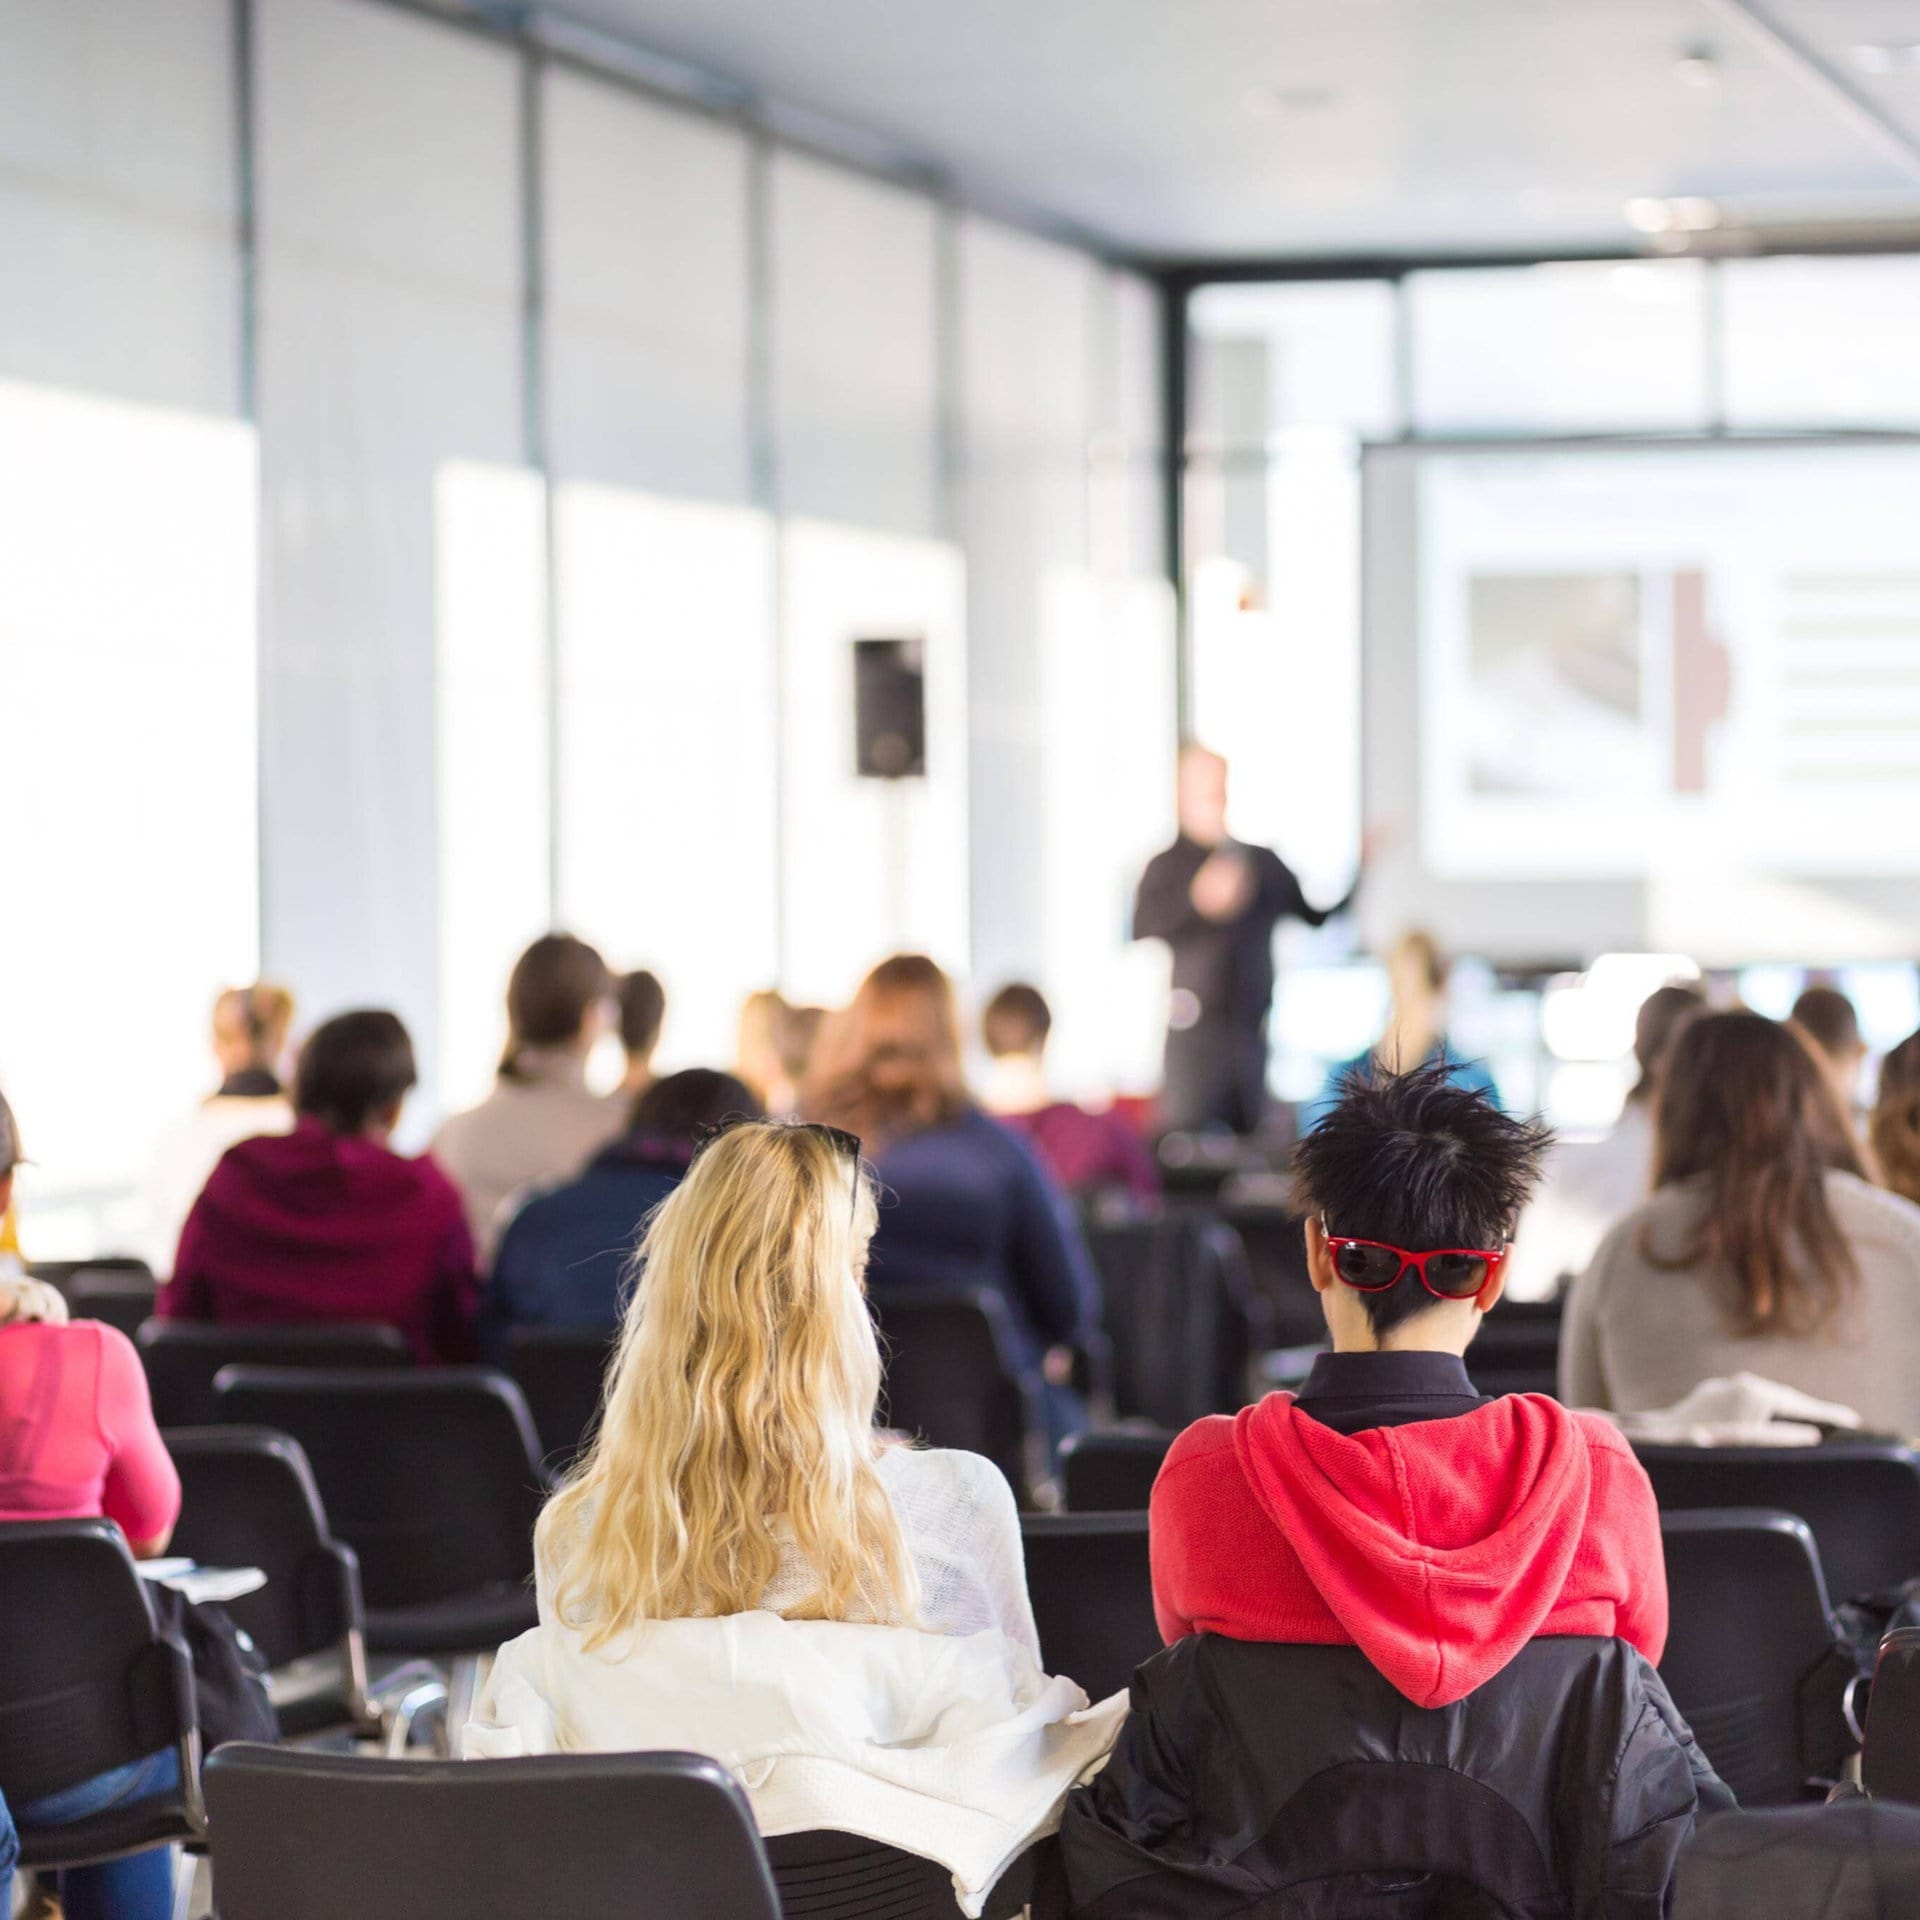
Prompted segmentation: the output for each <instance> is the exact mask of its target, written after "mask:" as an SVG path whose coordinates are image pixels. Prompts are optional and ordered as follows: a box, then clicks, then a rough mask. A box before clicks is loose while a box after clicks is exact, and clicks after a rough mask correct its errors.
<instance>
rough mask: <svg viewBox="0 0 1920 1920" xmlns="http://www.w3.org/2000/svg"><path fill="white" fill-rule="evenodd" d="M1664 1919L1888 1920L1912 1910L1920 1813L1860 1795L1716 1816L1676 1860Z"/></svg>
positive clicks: (1919, 1906) (1917, 1901) (1918, 1905)
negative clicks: (1823, 1803)
mask: <svg viewBox="0 0 1920 1920" xmlns="http://www.w3.org/2000/svg"><path fill="white" fill-rule="evenodd" d="M1669 1911H1670V1914H1671V1920H1892V1916H1893V1915H1895V1914H1914V1913H1920V1808H1914V1807H1903V1806H1896V1805H1893V1804H1891V1803H1890V1802H1888V1801H1885V1800H1877V1799H1876V1800H1869V1799H1867V1798H1866V1797H1865V1796H1864V1795H1856V1796H1854V1797H1853V1798H1851V1799H1847V1800H1841V1801H1837V1802H1836V1803H1835V1804H1834V1805H1832V1806H1830V1807H1820V1806H1815V1807H1773V1808H1769V1809H1768V1810H1767V1811H1765V1812H1763V1813H1749V1812H1745V1811H1742V1812H1739V1813H1723V1814H1720V1815H1719V1816H1718V1817H1717V1818H1715V1819H1712V1820H1709V1821H1707V1822H1705V1823H1704V1824H1703V1825H1702V1826H1701V1828H1700V1830H1699V1831H1698V1832H1697V1833H1696V1834H1695V1835H1694V1837H1693V1839H1692V1841H1691V1842H1690V1843H1689V1844H1688V1846H1687V1848H1686V1850H1685V1852H1683V1853H1682V1854H1681V1856H1680V1871H1679V1873H1678V1874H1677V1875H1676V1876H1675V1879H1674V1890H1673V1905H1672V1907H1671V1908H1670V1909H1669Z"/></svg>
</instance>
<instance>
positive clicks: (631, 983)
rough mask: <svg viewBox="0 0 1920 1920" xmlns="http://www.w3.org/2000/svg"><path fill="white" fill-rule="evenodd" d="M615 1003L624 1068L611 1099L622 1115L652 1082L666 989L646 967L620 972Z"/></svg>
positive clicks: (615, 992) (663, 1013) (663, 1022)
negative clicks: (624, 1061) (625, 1060)
mask: <svg viewBox="0 0 1920 1920" xmlns="http://www.w3.org/2000/svg"><path fill="white" fill-rule="evenodd" d="M613 998H614V1004H615V1006H616V1007H617V1009H618V1011H619V1015H620V1049H621V1051H622V1052H623V1053H624V1054H625V1055H626V1059H627V1065H626V1071H625V1072H624V1073H623V1074H622V1075H621V1077H620V1086H619V1090H618V1091H617V1092H616V1093H615V1094H614V1096H613V1097H614V1099H615V1101H616V1102H617V1103H618V1105H619V1111H620V1113H621V1114H622V1116H624V1115H626V1114H627V1113H628V1112H629V1111H630V1110H631V1108H632V1106H633V1102H634V1101H635V1099H636V1098H638V1096H639V1095H641V1094H643V1093H645V1092H646V1090H647V1089H648V1088H649V1087H650V1086H652V1085H653V1056H654V1054H655V1052H656V1051H658V1049H659V1046H660V1029H661V1028H662V1027H663V1026H664V1025H665V1024H666V1019H667V990H666V988H665V987H663V986H662V985H661V984H660V976H659V975H658V974H657V973H649V972H648V971H647V970H646V968H645V967H641V968H638V969H636V970H635V971H634V972H632V973H623V974H622V975H621V976H620V978H619V979H618V980H617V981H615V982H614V989H613Z"/></svg>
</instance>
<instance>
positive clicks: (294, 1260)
mask: <svg viewBox="0 0 1920 1920" xmlns="http://www.w3.org/2000/svg"><path fill="white" fill-rule="evenodd" d="M476 1292H477V1289H476V1285H475V1279H474V1261H473V1241H472V1238H471V1236H470V1235H469V1234H468V1232H467V1221H466V1214H465V1211H464V1209H463V1208H462V1206H461V1204H460V1195H459V1192H458V1190H457V1189H456V1188H455V1187H454V1184H453V1182H452V1181H451V1180H449V1179H448V1178H447V1176H446V1175H445V1174H444V1173H442V1172H441V1171H440V1169H439V1167H438V1166H436V1165H435V1164H434V1162H433V1161H432V1160H431V1159H429V1158H426V1157H422V1158H421V1159H418V1160H408V1159H405V1158H403V1157H402V1156H401V1155H400V1154H397V1153H395V1152H393V1151H392V1150H391V1149H390V1148H387V1147H384V1146H382V1145H381V1144H380V1143H379V1142H378V1141H376V1140H365V1139H357V1138H352V1137H350V1136H347V1135H343V1134H337V1133H335V1132H334V1131H333V1130H332V1129H331V1128H330V1127H327V1126H325V1125H324V1124H323V1123H321V1122H320V1121H318V1120H313V1119H302V1120H301V1121H300V1123H299V1124H298V1125H297V1126H296V1127H295V1128H294V1130H293V1131H292V1132H291V1133H289V1134H285V1135H280V1136H274V1135H263V1136H262V1137H261V1138H259V1139H257V1140H243V1141H241V1143H240V1144H239V1145H238V1146H237V1147H230V1148H229V1149H228V1150H227V1152H226V1153H225V1154H224V1155H223V1156H222V1157H221V1160H220V1164H219V1165H218V1166H217V1167H215V1168H214V1170H213V1173H212V1175H211V1177H210V1178H209V1179H208V1181H207V1184H206V1187H205V1189H204V1191H203V1192H202V1193H201V1195H200V1198H199V1199H198V1200H196V1201H195V1202H194V1203H193V1211H192V1212H191V1213H190V1214H188V1216H187V1224H186V1226H185V1228H184V1229H183V1230H182V1232H181V1235H180V1252H179V1255H178V1257H177V1258H176V1259H175V1261H174V1264H173V1278H172V1280H170V1281H169V1282H168V1283H167V1285H166V1286H164V1287H162V1288H161V1290H160V1298H159V1303H158V1306H159V1313H160V1316H161V1318H162V1319H165V1320H213V1321H220V1322H225V1323H226V1324H227V1325H229V1326H236V1327H253V1326H285V1325H288V1324H290V1323H294V1324H298V1323H307V1324H311V1323H314V1322H317V1321H324V1320H377V1321H384V1322H385V1323H386V1324H387V1325H388V1326H390V1327H398V1328H399V1329H400V1331H401V1333H402V1334H404V1335H405V1336H406V1341H407V1344H408V1345H409V1346H410V1347H411V1348H412V1349H413V1352H414V1357H415V1358H416V1359H417V1360H420V1361H422V1362H433V1361H455V1360H468V1359H471V1358H472V1357H473V1349H472V1336H473V1316H474V1305H475V1298H476Z"/></svg>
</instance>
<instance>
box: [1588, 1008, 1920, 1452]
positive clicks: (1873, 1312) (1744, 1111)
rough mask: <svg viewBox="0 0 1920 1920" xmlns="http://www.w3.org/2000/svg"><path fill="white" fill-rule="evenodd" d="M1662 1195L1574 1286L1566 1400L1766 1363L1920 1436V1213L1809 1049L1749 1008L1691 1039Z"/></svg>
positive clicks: (1661, 1155) (1641, 1390) (1649, 1396)
mask: <svg viewBox="0 0 1920 1920" xmlns="http://www.w3.org/2000/svg"><path fill="white" fill-rule="evenodd" d="M1654 1138H1655V1144H1654V1165H1653V1180H1654V1194H1653V1197H1652V1199H1650V1200H1649V1201H1648V1202H1647V1203H1646V1204H1645V1205H1644V1206H1642V1207H1639V1208H1637V1209H1636V1210H1635V1211H1634V1212H1632V1213H1630V1214H1628V1215H1627V1217H1626V1218H1625V1219H1624V1220H1622V1221H1621V1222H1620V1223H1619V1224H1618V1225H1617V1226H1616V1227H1614V1229H1613V1230H1612V1232H1610V1233H1609V1234H1608V1235H1607V1237H1606V1238H1605V1239H1604V1240H1603V1241H1602V1242H1601V1243H1600V1248H1599V1251H1598V1252H1597V1253H1595V1255H1594V1257H1593V1264H1592V1265H1591V1266H1590V1267H1588V1269H1587V1270H1586V1272H1585V1273H1583V1274H1582V1275H1581V1276H1580V1278H1579V1279H1578V1280H1576V1281H1575V1282H1574V1285H1573V1292H1572V1294H1571V1295H1570V1296H1569V1298H1568V1302H1567V1315H1566V1325H1565V1329H1564V1332H1563V1334H1562V1337H1561V1347H1560V1388H1561V1392H1560V1397H1561V1399H1562V1400H1564V1401H1565V1402H1566V1404H1567V1405H1569V1406H1575V1407H1600V1408H1604V1409H1607V1410H1609V1411H1613V1412H1618V1413H1645V1412H1655V1411H1658V1410H1660V1409H1662V1408H1665V1407H1670V1406H1673V1405H1674V1404H1675V1403H1676V1402H1678V1401H1679V1400H1681V1399H1682V1398H1684V1396H1685V1395H1686V1394H1687V1393H1689V1392H1690V1391H1691V1390H1692V1389H1693V1388H1695V1387H1697V1386H1699V1385H1700V1383H1701V1382H1702V1381H1705V1380H1720V1379H1726V1378H1728V1377H1729V1376H1731V1375H1733V1374H1736V1373H1752V1374H1757V1375H1759V1376H1760V1377H1761V1378H1762V1379H1764V1380H1772V1381H1777V1382H1779V1383H1781V1384H1782V1385H1784V1386H1789V1387H1797V1388H1799V1389H1800V1391H1801V1392H1803V1393H1809V1394H1812V1395H1813V1396H1814V1397H1815V1398H1816V1399H1819V1400H1826V1401H1831V1402H1833V1403H1834V1404H1836V1405H1838V1406H1843V1407H1851V1408H1852V1409H1853V1410H1854V1411H1855V1412H1856V1413H1858V1414H1859V1415H1860V1416H1861V1418H1862V1420H1864V1421H1865V1423H1866V1424H1867V1426H1868V1427H1869V1428H1871V1429H1873V1430H1875V1431H1878V1432H1882V1433H1895V1434H1902V1435H1906V1436H1909V1437H1913V1436H1920V1207H1916V1206H1914V1205H1913V1204H1912V1203H1911V1202H1910V1201H1907V1200H1903V1199H1901V1198H1899V1196H1897V1195H1895V1194H1890V1193H1885V1192H1882V1191H1881V1190H1880V1189H1878V1188H1876V1187H1874V1186H1873V1185H1871V1184H1870V1183H1869V1182H1868V1180H1867V1178H1866V1175H1865V1166H1864V1163H1863V1161H1862V1159H1861V1155H1860V1149H1859V1147H1858V1146H1857V1145H1856V1144H1855V1142H1854V1139H1853V1135H1852V1131H1851V1129H1850V1128H1849V1127H1848V1126H1847V1124H1846V1121H1845V1117H1844V1116H1843V1115H1842V1113H1841V1111H1840V1107H1839V1103H1838V1102H1837V1101H1836V1100H1835V1098H1834V1095H1833V1089H1832V1087H1831V1086H1830V1085H1829V1084H1828V1082H1827V1079H1826V1076H1825V1074H1824V1073H1823V1072H1822V1070H1821V1067H1820V1065H1819V1063H1818V1062H1817V1060H1816V1059H1815V1057H1814V1054H1813V1051H1812V1049H1811V1048H1810V1047H1809V1045H1808V1044H1807V1043H1806V1042H1805V1041H1804V1040H1802V1039H1801V1038H1800V1036H1799V1035H1798V1034H1797V1033H1796V1032H1794V1030H1793V1029H1792V1028H1791V1027H1788V1026H1783V1025H1781V1024H1779V1023H1777V1022H1775V1021H1772V1020H1768V1019H1766V1018H1765V1017H1764V1016H1763V1015H1761V1014H1757V1013H1748V1012H1744V1011H1742V1012H1734V1013H1708V1014H1702V1015H1700V1016H1699V1017H1698V1018H1697V1019H1695V1020H1693V1021H1691V1022H1689V1023H1688V1024H1687V1026H1686V1027H1685V1029H1684V1030H1683V1031H1682V1032H1681V1034H1680V1036H1679V1038H1678V1039H1677V1040H1676V1041H1675V1042H1674V1047H1673V1053H1672V1057H1671V1059H1670V1061H1669V1062H1668V1065H1667V1069H1666V1073H1665V1076H1664V1078H1663V1080H1662V1083H1661V1086H1660V1093H1659V1106H1658V1109H1657V1115H1656V1125H1655V1136H1654Z"/></svg>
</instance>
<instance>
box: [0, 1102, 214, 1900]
mask: <svg viewBox="0 0 1920 1920" xmlns="http://www.w3.org/2000/svg"><path fill="white" fill-rule="evenodd" d="M20 1161H21V1151H20V1135H19V1129H18V1127H17V1125H16V1123H15V1121H14V1117H13V1111H12V1109H11V1108H10V1107H9V1106H8V1105H7V1102H6V1100H5V1098H4V1097H0V1214H5V1213H6V1212H7V1211H8V1209H9V1207H10V1206H11V1204H12V1198H13V1193H12V1189H13V1177H14V1169H15V1168H16V1167H17V1166H18V1165H19V1164H20ZM0 1409H4V1414H5V1417H4V1420H0V1525H4V1524H5V1523H6V1522H8V1521H14V1520H80V1519H89V1518H93V1517H95V1516H104V1517H105V1518H106V1519H109V1520H111V1521H112V1522H113V1523H114V1524H115V1525H116V1526H117V1527H118V1528H119V1529H120V1531H121V1532H122V1533H123V1534H125V1535H126V1538H127V1544H128V1546H129V1547H130V1548H131V1549H132V1550H133V1552H134V1554H135V1556H136V1557H137V1558H140V1559H152V1558H154V1557H155V1556H157V1555H159V1554H162V1553H164V1552H165V1551H166V1548H167V1542H168V1541H169V1539H170V1538H171V1537H172V1534H173V1528H174V1522H175V1521H176V1520H178V1519H179V1517H180V1477H179V1475H178V1474H177V1473H176V1472H175V1471H174V1466H173V1462H172V1460H171V1459H170V1458H169V1457H168V1455H167V1449H166V1446H165V1444H164V1443H163V1442H162V1440H161V1438H160V1433H159V1429H158V1428H157V1427H156V1426H155V1425H154V1422H153V1407H152V1405H151V1403H150V1402H149V1400H148V1398H147V1380H146V1375H145V1374H144V1373H143V1372H142V1371H141V1367H140V1359H139V1356H138V1355H137V1354H136V1353H135V1352H134V1349H133V1343H132V1341H130V1340H129V1339H128V1338H127V1337H126V1336H125V1335H124V1334H122V1333H119V1332H117V1331H116V1330H115V1329H114V1328H112V1327H108V1326H103V1325H102V1324H101V1323H100V1322H99V1321H97V1320H69V1319H68V1317H67V1304H66V1302H65V1300H64V1299H62V1298H61V1296H60V1295H59V1294H58V1293H57V1292H55V1290H54V1289H53V1288H52V1287H51V1286H49V1285H47V1284H46V1283H45V1282H44V1281H40V1280H35V1279H32V1278H30V1277H29V1276H28V1275H27V1273H26V1271H25V1269H24V1268H23V1267H22V1266H21V1265H20V1263H19V1262H18V1261H17V1260H15V1259H13V1258H11V1257H10V1256H5V1255H0ZM23 1624H24V1623H22V1622H19V1621H15V1622H11V1623H10V1624H9V1631H14V1632H17V1631H19V1630H20V1629H21V1627H22V1626H23ZM179 1784H180V1769H179V1762H178V1759H177V1757H176V1755H175V1753H174V1751H173V1749H172V1748H171V1747H168V1748H165V1749H163V1750H162V1751H160V1752H157V1753H152V1754H149V1755H147V1756H146V1757H145V1758H144V1759H141V1760H136V1761H134V1762H132V1763H131V1764H129V1765H127V1766H124V1767H116V1768H114V1769H113V1770H112V1771H111V1772H109V1773H103V1774H99V1775H96V1776H95V1777H94V1778H93V1779H91V1780H87V1781H84V1782H82V1783H81V1784H80V1785H79V1786H76V1787H69V1788H66V1789H64V1790H63V1791H61V1792H59V1793H55V1794H52V1795H49V1796H48V1797H47V1798H45V1799H43V1800H37V1801H33V1802H30V1803H28V1804H26V1805H24V1806H17V1807H15V1808H14V1809H13V1812H14V1814H15V1815H17V1817H18V1818H19V1819H20V1820H21V1821H24V1822H25V1823H26V1824H27V1825H29V1826H69V1825H71V1824H72V1823H73V1822H74V1821H77V1820H84V1819H86V1818H87V1817H88V1816H89V1815H90V1814H97V1813H103V1812H105V1811H106V1810H107V1809H109V1808H113V1807H124V1806H129V1805H133V1804H135V1803H137V1802H139V1801H142V1800H147V1799H151V1798H154V1797H155V1796H157V1795H161V1794H166V1793H170V1792H171V1791H173V1790H174V1789H176V1788H177V1787H178V1786H179ZM11 1865H12V1862H11V1859H10V1858H9V1859H5V1860H4V1861H0V1911H10V1906H9V1903H8V1900H7V1895H8V1892H9V1890H10V1887H11V1882H12V1875H11V1872H10V1871H9V1870H8V1869H10V1868H11ZM50 1878H51V1879H52V1881H53V1884H54V1890H55V1891H56V1892H57V1893H58V1895H59V1897H60V1900H61V1903H62V1905H63V1907H64V1910H65V1913H66V1915H67V1920H168V1916H169V1915H170V1914H171V1913H172V1910H173V1865H172V1855H171V1852H170V1850H169V1849H168V1848H166V1847H153V1848H149V1849H148V1850H147V1851H145V1852H143V1853H136V1854H132V1855H129V1856H128V1857H127V1858H126V1859H123V1860H114V1861H108V1862H105V1863H103V1864H101V1865H98V1866H88V1867H74V1868H70V1869H68V1870H67V1871H65V1872H64V1873H61V1874H58V1875H54V1876H50Z"/></svg>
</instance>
